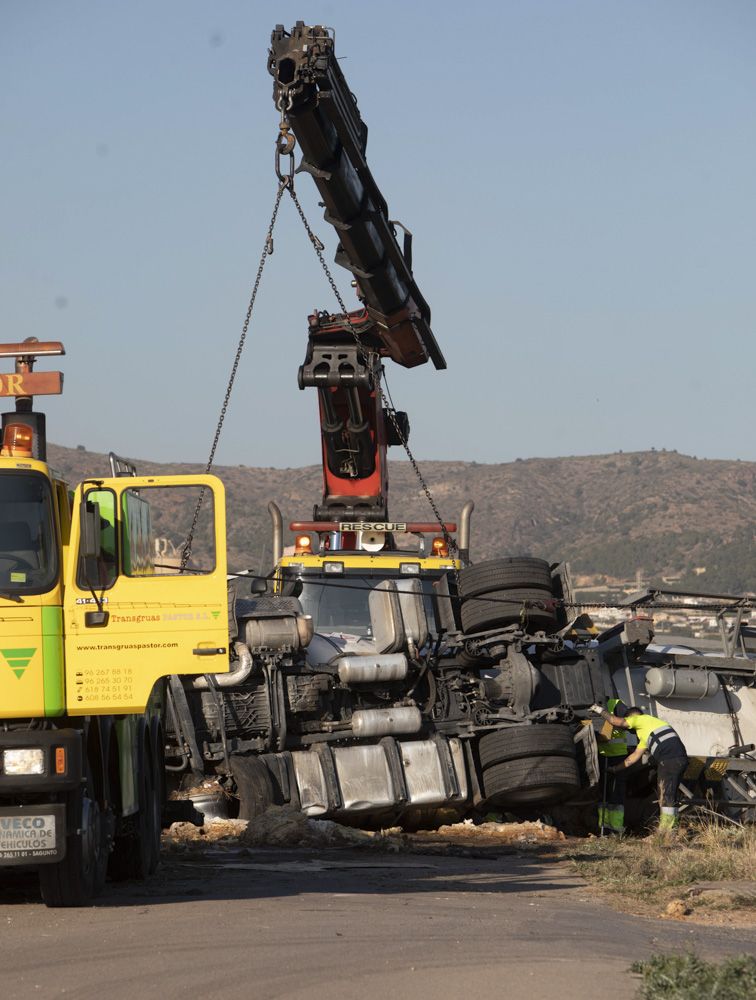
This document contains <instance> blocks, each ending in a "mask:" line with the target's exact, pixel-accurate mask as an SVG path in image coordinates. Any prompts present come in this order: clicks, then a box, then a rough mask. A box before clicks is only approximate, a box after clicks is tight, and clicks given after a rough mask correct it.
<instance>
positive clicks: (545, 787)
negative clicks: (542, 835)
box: [483, 757, 580, 806]
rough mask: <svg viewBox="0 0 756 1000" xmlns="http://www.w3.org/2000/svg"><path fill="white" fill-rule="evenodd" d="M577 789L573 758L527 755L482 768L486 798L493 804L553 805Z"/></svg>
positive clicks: (576, 767) (578, 785) (578, 783)
mask: <svg viewBox="0 0 756 1000" xmlns="http://www.w3.org/2000/svg"><path fill="white" fill-rule="evenodd" d="M579 789H580V775H579V773H578V766H577V761H576V760H575V759H574V758H573V759H571V760H570V759H569V758H567V757H528V758H525V759H522V760H511V761H507V762H506V763H503V764H494V765H493V767H489V768H487V769H486V770H484V771H483V791H484V794H485V798H486V800H487V802H488V803H489V804H491V805H496V806H520V805H522V806H530V805H553V804H554V803H555V802H562V801H564V800H565V799H567V798H569V796H570V795H573V794H574V793H575V792H577V791H579Z"/></svg>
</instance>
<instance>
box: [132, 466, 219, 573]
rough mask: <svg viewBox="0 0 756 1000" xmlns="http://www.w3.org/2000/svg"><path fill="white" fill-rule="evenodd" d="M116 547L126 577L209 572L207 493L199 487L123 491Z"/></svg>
mask: <svg viewBox="0 0 756 1000" xmlns="http://www.w3.org/2000/svg"><path fill="white" fill-rule="evenodd" d="M121 545H122V551H123V555H122V566H123V572H124V573H125V574H126V575H127V576H176V575H179V574H181V573H182V572H183V573H191V574H197V573H212V571H213V570H214V569H215V513H214V509H213V494H212V491H211V490H209V489H205V488H204V487H201V486H150V487H146V488H144V489H140V490H139V491H136V490H126V491H125V492H124V493H123V494H122V497H121ZM187 548H188V551H187ZM185 554H186V559H184V556H185ZM182 564H183V568H182Z"/></svg>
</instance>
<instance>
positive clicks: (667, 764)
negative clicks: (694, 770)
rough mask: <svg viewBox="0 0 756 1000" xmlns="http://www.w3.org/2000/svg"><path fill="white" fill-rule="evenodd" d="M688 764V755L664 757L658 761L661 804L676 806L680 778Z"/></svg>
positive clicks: (657, 769) (657, 776) (657, 771)
mask: <svg viewBox="0 0 756 1000" xmlns="http://www.w3.org/2000/svg"><path fill="white" fill-rule="evenodd" d="M687 766H688V758H687V757H664V758H662V760H660V761H657V764H656V780H657V782H658V785H659V805H660V806H676V805H677V793H678V791H679V789H680V779H681V778H682V776H683V773H684V772H685V768H686V767H687Z"/></svg>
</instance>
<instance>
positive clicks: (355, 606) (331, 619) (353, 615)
mask: <svg viewBox="0 0 756 1000" xmlns="http://www.w3.org/2000/svg"><path fill="white" fill-rule="evenodd" d="M302 583H303V585H304V586H303V587H302V593H301V594H300V597H299V600H300V602H301V603H302V607H303V608H304V612H305V614H307V615H312V620H313V622H314V625H315V631H316V632H321V633H328V632H347V633H349V634H350V635H361V636H370V635H372V634H373V633H372V629H371V627H370V607H369V605H368V595H369V594H370V588H371V587H374V586H375V580H369V579H368V578H367V577H364V576H350V577H349V579H348V580H328V582H327V583H321V582H319V581H312V582H311V581H310V580H308V579H307V577H306V576H305V577H303V578H302Z"/></svg>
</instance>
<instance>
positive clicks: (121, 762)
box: [0, 339, 229, 906]
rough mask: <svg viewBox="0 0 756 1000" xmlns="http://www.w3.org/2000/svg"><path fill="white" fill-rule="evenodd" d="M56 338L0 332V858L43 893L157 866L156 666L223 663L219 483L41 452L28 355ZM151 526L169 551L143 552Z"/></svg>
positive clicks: (154, 539) (160, 690) (54, 377)
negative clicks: (65, 474)
mask: <svg viewBox="0 0 756 1000" xmlns="http://www.w3.org/2000/svg"><path fill="white" fill-rule="evenodd" d="M63 353H64V349H63V345H62V344H60V343H59V342H46V343H42V342H39V341H36V340H35V339H31V340H27V341H24V342H23V343H14V344H4V345H0V358H6V359H11V358H12V359H15V371H14V372H13V373H11V374H7V375H5V374H4V375H2V376H0V395H2V396H6V397H9V398H12V399H14V401H15V409H14V410H13V411H11V412H8V413H3V415H2V450H1V452H0V866H19V865H21V866H33V867H35V868H37V869H38V872H39V880H40V888H41V892H42V897H43V899H44V901H45V902H46V903H47V904H48V905H50V906H75V905H82V904H86V903H88V902H89V901H90V900H91V899H92V898H93V897H94V896H95V895H96V894H97V893H98V892H99V891H100V890H101V889H102V887H103V884H104V882H105V879H106V875H107V873H108V871H109V872H110V874H111V875H112V876H113V877H128V878H142V877H145V876H147V875H148V874H150V873H151V872H152V871H154V869H155V868H156V866H157V863H158V856H159V846H160V829H161V813H162V809H163V804H164V798H165V771H164V747H165V736H164V730H165V728H166V720H165V710H166V709H165V706H166V698H165V689H166V678H167V677H168V675H171V674H204V673H206V672H207V670H208V664H210V665H211V669H212V672H213V673H214V674H220V673H223V672H225V671H227V670H228V667H229V659H228V618H227V591H226V546H225V500H224V491H223V486H222V484H221V482H220V481H219V480H218V479H216V478H215V477H213V476H169V477H163V476H161V477H156V476H148V477H141V478H140V477H137V476H136V475H135V470H134V469H133V467H131V466H130V465H128V463H123V462H122V461H119V460H117V459H116V458H115V456H111V472H112V475H111V476H110V477H107V478H100V477H98V478H94V479H87V480H85V481H84V482H82V483H80V484H79V485H77V486H76V487H75V489H74V490H73V491H71V490H69V487H68V486H67V485H66V483H65V482H63V481H62V479H61V478H60V477H59V476H58V475H57V474H56V473H55V472H54V471H53V470H52V469H51V468H50V466H49V465H48V463H47V459H46V436H45V417H44V414H42V413H39V412H37V411H35V410H34V409H33V397H34V396H35V395H49V394H57V393H60V392H61V391H62V383H63V378H62V374H61V373H60V372H36V371H34V370H33V369H34V364H35V361H36V359H37V358H39V357H42V356H55V355H60V354H63ZM166 537H168V538H170V539H171V541H172V542H173V544H174V545H175V544H177V543H178V544H182V545H183V554H182V558H181V560H180V561H177V560H173V561H172V562H171V561H166V560H162V561H161V558H160V555H159V553H160V552H161V551H163V550H164V548H165V546H164V545H163V547H162V549H161V545H160V541H161V539H165V538H166Z"/></svg>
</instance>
